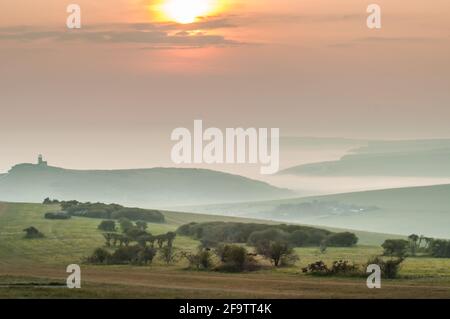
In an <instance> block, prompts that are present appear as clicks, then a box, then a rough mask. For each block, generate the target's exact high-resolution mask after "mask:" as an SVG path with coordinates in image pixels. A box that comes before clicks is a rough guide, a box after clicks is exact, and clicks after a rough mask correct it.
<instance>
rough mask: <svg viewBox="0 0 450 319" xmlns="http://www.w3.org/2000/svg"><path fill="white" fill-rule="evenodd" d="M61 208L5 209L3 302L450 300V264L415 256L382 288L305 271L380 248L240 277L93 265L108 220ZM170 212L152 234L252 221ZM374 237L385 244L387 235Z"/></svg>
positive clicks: (0, 226)
mask: <svg viewBox="0 0 450 319" xmlns="http://www.w3.org/2000/svg"><path fill="white" fill-rule="evenodd" d="M56 210H58V206H46V205H41V204H17V203H0V298H450V259H437V258H428V257H415V258H407V259H406V261H405V262H404V263H403V265H402V268H401V271H400V277H399V278H398V279H395V280H383V282H382V288H381V289H368V288H367V287H366V284H365V278H364V277H357V278H342V277H340V278H335V277H314V276H310V275H305V274H303V273H302V272H301V268H302V267H304V266H306V265H307V264H309V263H312V262H315V261H318V260H323V261H325V262H326V263H331V262H332V261H334V260H339V259H346V260H349V261H351V262H353V263H357V264H361V265H362V264H364V263H365V262H366V261H367V260H368V259H369V257H371V256H375V255H379V254H381V253H382V249H381V247H380V246H378V245H366V244H364V245H359V246H356V247H351V248H328V249H327V251H326V252H325V253H321V252H320V251H319V249H318V248H314V247H311V248H310V247H308V248H296V252H297V254H298V256H299V257H300V259H299V261H298V262H297V263H296V265H294V266H292V267H281V268H276V269H275V268H273V267H270V264H269V263H268V262H266V261H263V260H261V262H262V263H265V264H266V265H267V267H264V270H260V271H257V272H252V273H240V274H229V273H219V272H206V271H191V270H186V266H187V263H186V262H185V261H183V260H180V261H178V262H176V263H175V264H174V265H170V266H166V265H165V264H163V263H162V262H161V261H159V260H158V258H156V259H155V260H154V262H153V263H152V264H151V265H149V266H141V267H138V266H93V265H86V264H83V263H82V261H83V258H84V257H86V256H88V255H90V254H91V253H92V251H93V250H94V249H95V248H97V247H102V246H103V245H104V239H103V237H102V234H101V232H100V231H98V230H97V226H98V224H99V223H100V220H99V219H90V218H80V217H75V218H72V219H70V220H47V219H44V214H45V213H46V212H49V211H56ZM164 214H165V216H166V220H167V223H166V224H149V229H148V230H149V231H150V232H151V233H152V234H160V233H166V232H167V231H174V230H176V229H177V227H178V226H180V225H182V224H185V223H189V222H193V221H197V222H204V221H214V220H216V221H218V220H221V221H232V220H235V221H236V220H239V221H243V222H249V221H252V220H249V219H238V218H231V217H221V216H209V215H198V214H184V213H175V212H164ZM253 221H254V220H253ZM29 226H34V227H36V228H38V229H39V230H40V231H41V232H42V233H44V235H45V238H42V239H31V240H30V239H24V238H23V236H24V232H23V229H24V228H26V227H29ZM359 236H361V234H359ZM362 236H364V234H362ZM367 236H368V238H372V237H373V238H375V237H376V238H377V240H379V236H380V235H379V234H378V235H376V236H375V235H373V234H370V233H367ZM386 236H387V235H386ZM363 242H367V238H366V239H365V241H364V240H363ZM198 245H199V242H197V241H196V240H193V239H191V238H187V237H183V236H178V237H177V238H176V240H175V243H174V246H175V248H176V249H178V250H194V249H196V247H197V246H198ZM74 263H75V264H80V265H81V269H82V288H81V289H67V288H66V287H65V278H66V277H67V275H68V274H66V272H65V269H66V266H67V265H69V264H74Z"/></svg>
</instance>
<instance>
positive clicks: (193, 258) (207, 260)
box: [182, 247, 213, 270]
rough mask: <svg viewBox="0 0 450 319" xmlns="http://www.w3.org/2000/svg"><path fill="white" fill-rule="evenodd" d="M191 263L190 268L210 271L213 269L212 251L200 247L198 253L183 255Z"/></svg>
mask: <svg viewBox="0 0 450 319" xmlns="http://www.w3.org/2000/svg"><path fill="white" fill-rule="evenodd" d="M182 257H184V258H186V259H187V261H188V262H189V268H194V269H197V270H200V269H204V270H208V269H210V268H212V267H213V260H212V254H211V250H210V249H208V248H203V247H199V248H198V250H197V252H196V253H186V252H185V253H182Z"/></svg>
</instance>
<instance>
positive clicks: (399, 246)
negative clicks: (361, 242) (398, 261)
mask: <svg viewBox="0 0 450 319" xmlns="http://www.w3.org/2000/svg"><path fill="white" fill-rule="evenodd" d="M381 247H383V249H384V255H386V256H396V257H402V256H404V255H405V254H406V251H407V250H408V247H409V242H408V241H407V240H404V239H386V240H385V241H384V243H383V244H382V245H381Z"/></svg>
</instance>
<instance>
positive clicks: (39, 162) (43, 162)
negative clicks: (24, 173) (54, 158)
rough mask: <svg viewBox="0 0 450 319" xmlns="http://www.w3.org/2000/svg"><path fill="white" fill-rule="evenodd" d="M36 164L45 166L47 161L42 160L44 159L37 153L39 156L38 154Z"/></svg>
mask: <svg viewBox="0 0 450 319" xmlns="http://www.w3.org/2000/svg"><path fill="white" fill-rule="evenodd" d="M37 164H38V165H39V166H47V161H44V160H43V158H42V155H41V154H39V156H38V162H37Z"/></svg>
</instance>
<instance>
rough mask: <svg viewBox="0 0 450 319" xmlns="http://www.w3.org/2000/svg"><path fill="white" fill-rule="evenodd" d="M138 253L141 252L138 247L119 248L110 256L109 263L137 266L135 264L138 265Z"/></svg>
mask: <svg viewBox="0 0 450 319" xmlns="http://www.w3.org/2000/svg"><path fill="white" fill-rule="evenodd" d="M140 251H141V247H139V246H137V245H134V246H125V247H119V248H117V250H116V251H115V252H114V253H113V254H112V257H111V263H113V264H137V263H139V253H140Z"/></svg>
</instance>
